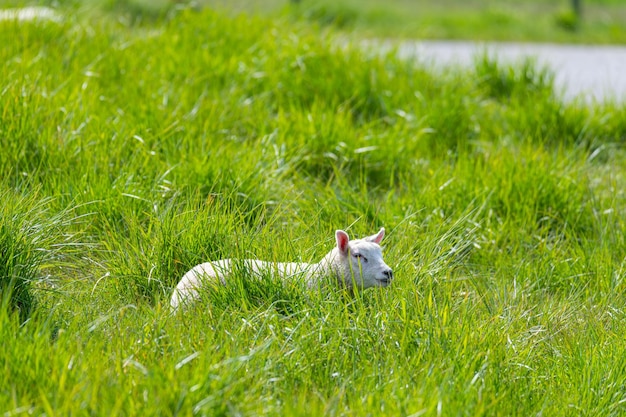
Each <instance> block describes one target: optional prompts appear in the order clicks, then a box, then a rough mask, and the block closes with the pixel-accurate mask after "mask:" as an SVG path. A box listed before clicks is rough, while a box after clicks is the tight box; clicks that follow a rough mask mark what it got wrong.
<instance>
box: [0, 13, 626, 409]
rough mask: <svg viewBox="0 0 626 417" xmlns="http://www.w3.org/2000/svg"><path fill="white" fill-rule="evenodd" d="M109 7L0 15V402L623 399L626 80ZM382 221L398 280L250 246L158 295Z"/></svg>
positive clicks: (373, 404)
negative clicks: (360, 279) (376, 285)
mask: <svg viewBox="0 0 626 417" xmlns="http://www.w3.org/2000/svg"><path fill="white" fill-rule="evenodd" d="M124 10H126V9H124ZM124 10H122V11H119V10H117V9H113V10H111V9H106V8H105V9H104V11H99V12H94V13H93V14H80V13H79V14H76V15H73V14H71V13H67V18H66V19H65V20H63V21H62V22H61V23H57V22H47V23H46V22H32V23H19V24H18V23H15V22H2V23H0V40H5V41H6V40H8V39H10V40H11V42H8V41H6V42H0V45H2V46H1V47H0V60H2V62H4V63H5V64H4V65H3V66H2V67H0V80H2V81H0V83H1V84H0V147H1V149H2V152H0V197H1V199H0V201H1V202H0V213H1V215H2V218H0V244H1V245H2V246H1V247H0V250H1V252H0V255H1V256H2V262H3V265H5V266H4V267H3V268H2V269H0V272H1V275H0V283H1V284H2V287H0V288H2V308H0V340H2V349H0V367H1V369H2V373H1V374H0V375H1V376H0V411H2V412H3V413H7V415H20V414H23V413H29V414H36V415H40V414H47V415H55V414H56V415H69V414H72V415H107V416H110V415H156V414H160V415H231V414H232V415H235V414H242V415H260V414H268V415H318V414H319V415H355V416H356V415H359V416H361V415H368V414H369V415H393V416H397V415H414V414H423V415H459V414H468V415H494V414H496V415H524V416H526V415H535V414H539V413H543V414H544V415H570V414H584V415H589V414H597V415H620V414H622V413H624V411H625V410H624V405H623V404H624V398H623V390H622V383H623V380H624V379H625V378H626V372H625V371H624V369H626V367H625V366H624V365H625V359H624V358H626V355H625V354H626V343H624V340H623V337H621V336H622V335H623V334H624V331H625V330H626V328H625V327H626V326H625V323H626V317H624V307H623V306H624V302H625V301H626V300H625V296H624V293H625V290H626V288H625V285H626V284H625V282H624V276H625V273H624V259H625V258H626V239H625V236H626V234H625V233H624V232H625V229H624V220H623V219H624V214H625V208H626V205H625V202H626V201H625V196H624V191H623V190H624V189H625V188H624V185H625V178H624V173H625V172H626V165H625V164H624V160H625V159H624V149H623V142H624V139H626V124H625V122H624V121H625V120H626V118H625V117H624V114H626V112H625V110H624V108H623V107H620V106H617V105H613V104H605V105H598V106H593V107H588V106H583V105H582V104H580V103H563V102H562V100H560V98H559V97H558V96H555V93H554V92H553V91H552V77H551V75H550V74H549V73H547V72H545V71H544V70H542V69H540V68H536V67H535V66H534V65H533V64H532V63H525V64H522V65H519V66H516V67H508V66H503V65H501V64H499V63H496V62H493V61H490V60H489V59H488V58H481V57H479V58H477V61H476V64H475V66H474V68H473V69H470V70H467V71H463V72H453V71H452V70H449V71H447V72H444V73H432V72H429V71H428V70H425V69H423V68H420V67H417V66H415V64H413V63H409V62H405V61H402V60H399V59H398V58H396V57H395V56H394V55H392V54H389V55H386V56H382V57H378V56H376V57H371V56H366V55H364V54H363V52H361V51H360V50H359V49H357V48H351V47H350V46H346V47H344V48H342V49H339V48H337V43H336V42H334V41H333V39H332V37H333V36H334V35H333V33H332V32H329V33H327V34H325V36H324V37H322V36H320V34H319V33H318V32H317V31H316V30H311V29H310V28H309V27H308V26H307V25H304V24H302V23H286V22H285V21H284V20H274V21H272V20H265V19H262V18H258V17H246V16H237V17H227V16H226V15H224V14H220V13H216V12H213V11H210V10H205V11H202V12H200V11H195V10H191V9H186V8H184V7H177V8H173V9H172V10H169V11H168V12H167V13H166V14H165V15H159V14H157V15H153V14H149V15H146V16H144V15H142V14H141V12H134V13H139V14H138V15H137V18H135V19H125V18H119V19H118V18H117V17H119V16H120V13H121V14H122V16H124V13H126V11H124ZM380 226H385V227H386V229H387V236H386V237H385V241H384V245H385V252H384V253H385V260H386V261H387V263H388V264H389V265H390V266H392V267H393V268H394V275H395V277H396V278H395V280H394V283H393V285H392V286H391V287H390V288H386V289H381V290H369V291H366V292H365V293H360V294H357V296H356V297H355V298H354V299H352V298H349V297H346V296H345V295H344V294H342V293H341V292H339V291H338V292H332V291H331V292H329V293H320V292H315V291H313V292H310V291H308V290H307V289H306V288H304V287H303V286H301V285H299V284H298V283H289V282H288V283H282V282H280V281H278V280H276V279H275V278H274V277H271V276H268V277H266V279H265V280H263V281H261V282H251V281H250V277H247V276H246V274H245V271H241V272H242V273H241V274H237V275H236V276H235V277H233V280H232V282H230V283H229V285H227V286H225V287H221V288H217V289H213V290H212V291H207V294H206V296H205V297H203V300H202V302H200V303H198V305H196V306H194V307H193V308H192V309H190V310H189V311H187V312H185V313H182V314H178V315H171V314H170V312H169V310H168V299H169V296H170V294H171V290H172V288H173V287H174V286H175V284H176V282H177V281H178V280H179V279H180V277H181V276H182V274H183V273H184V272H185V271H187V270H188V269H189V268H190V267H192V266H194V265H195V264H197V263H200V262H203V261H207V260H214V259H219V258H225V257H235V258H243V257H245V258H251V257H252V258H261V259H265V260H269V261H303V262H316V261H318V260H319V259H320V258H321V257H322V256H324V255H325V254H326V253H327V252H328V251H329V250H330V249H331V247H332V245H333V244H334V231H335V229H337V228H342V229H347V230H348V231H349V233H350V234H351V236H355V237H356V236H363V235H366V234H371V233H373V232H374V231H375V230H377V228H378V227H380ZM16 284H19V285H16ZM19 294H24V295H23V296H24V297H27V298H20V297H22V295H19ZM20 300H26V301H27V303H28V308H22V306H23V305H24V301H20Z"/></svg>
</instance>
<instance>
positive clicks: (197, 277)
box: [170, 227, 393, 310]
mask: <svg viewBox="0 0 626 417" xmlns="http://www.w3.org/2000/svg"><path fill="white" fill-rule="evenodd" d="M384 236H385V228H384V227H381V229H380V231H379V232H378V233H376V234H375V235H372V236H368V237H365V238H363V239H356V240H350V238H349V236H348V234H347V233H346V232H344V231H343V230H337V231H336V232H335V240H336V242H337V245H336V246H335V247H334V248H333V249H332V250H331V251H330V252H329V253H328V254H327V255H326V256H325V257H324V258H322V260H321V261H320V262H318V263H316V264H308V263H294V262H288V263H276V262H265V261H259V260H256V259H246V260H241V261H235V260H231V259H222V260H218V261H212V262H205V263H203V264H200V265H196V266H194V267H193V268H192V269H190V270H189V271H188V272H187V273H186V274H185V275H183V277H182V279H181V280H180V282H179V283H178V285H177V286H176V289H174V293H173V294H172V298H171V300H170V306H171V308H172V309H173V310H176V309H177V308H178V307H179V306H180V305H181V304H190V303H191V302H193V301H195V300H196V299H198V298H200V291H201V290H202V286H203V285H204V284H206V283H209V282H218V283H222V284H224V283H225V282H226V279H227V278H228V276H229V275H230V274H231V273H232V271H233V269H234V267H235V266H242V267H244V268H245V269H246V270H248V272H250V273H251V274H252V275H256V276H259V277H260V276H262V275H263V274H264V273H276V274H278V275H279V276H280V277H281V278H283V279H289V278H291V277H294V276H301V277H304V278H305V279H306V281H307V284H308V286H309V287H314V286H318V285H320V284H321V283H322V281H323V280H324V279H326V278H331V280H330V281H331V282H335V283H336V284H337V285H338V286H339V287H343V288H346V289H348V290H350V291H351V290H352V289H353V288H355V287H356V288H358V289H366V288H370V287H387V286H389V285H390V284H391V281H392V280H393V271H392V269H391V268H390V267H389V266H388V265H387V264H386V263H385V261H384V260H383V254H382V249H381V247H380V242H381V241H382V239H383V237H384Z"/></svg>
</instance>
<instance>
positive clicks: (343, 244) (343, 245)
mask: <svg viewBox="0 0 626 417" xmlns="http://www.w3.org/2000/svg"><path fill="white" fill-rule="evenodd" d="M335 239H337V248H338V249H339V252H341V253H342V254H346V253H348V242H349V241H350V236H348V234H347V233H346V232H344V231H343V230H337V231H336V232H335Z"/></svg>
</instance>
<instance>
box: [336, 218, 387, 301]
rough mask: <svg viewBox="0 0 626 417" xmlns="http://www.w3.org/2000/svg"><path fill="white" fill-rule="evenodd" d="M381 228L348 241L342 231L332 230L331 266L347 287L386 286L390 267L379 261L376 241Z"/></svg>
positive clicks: (383, 230) (378, 244)
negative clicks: (333, 242)
mask: <svg viewBox="0 0 626 417" xmlns="http://www.w3.org/2000/svg"><path fill="white" fill-rule="evenodd" d="M384 236H385V228H381V229H380V231H379V232H378V233H376V234H375V235H372V236H368V237H366V238H363V239H356V240H350V237H349V236H348V234H347V233H346V232H344V231H343V230H337V231H336V232H335V238H336V240H337V246H336V247H335V248H334V249H333V250H332V252H331V253H330V254H329V256H330V259H329V261H330V264H331V268H332V269H333V270H334V271H335V272H336V273H337V275H338V278H339V280H340V281H341V283H342V284H343V285H345V286H346V287H347V288H353V287H358V288H360V289H365V288H369V287H386V286H388V285H389V284H390V283H391V280H392V279H393V272H392V270H391V268H389V266H388V265H387V264H386V263H385V261H384V260H383V253H382V249H381V247H380V242H381V240H383V237H384Z"/></svg>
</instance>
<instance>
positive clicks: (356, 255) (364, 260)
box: [354, 253, 367, 262]
mask: <svg viewBox="0 0 626 417" xmlns="http://www.w3.org/2000/svg"><path fill="white" fill-rule="evenodd" d="M354 257H355V258H357V259H360V260H361V262H367V258H366V257H365V256H363V255H361V254H360V253H355V254H354Z"/></svg>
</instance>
